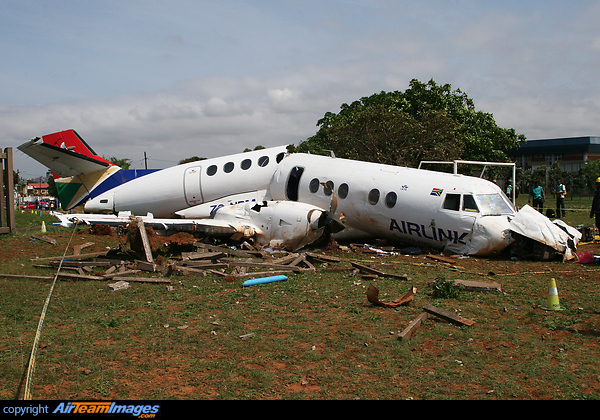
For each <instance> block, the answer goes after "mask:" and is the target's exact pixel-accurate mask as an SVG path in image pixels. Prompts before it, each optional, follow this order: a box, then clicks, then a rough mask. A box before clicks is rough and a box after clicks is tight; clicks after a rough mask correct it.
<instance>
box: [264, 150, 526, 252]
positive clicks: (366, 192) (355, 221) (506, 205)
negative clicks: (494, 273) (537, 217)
mask: <svg viewBox="0 0 600 420" xmlns="http://www.w3.org/2000/svg"><path fill="white" fill-rule="evenodd" d="M294 168H302V173H301V175H300V178H299V182H298V187H297V191H298V193H297V198H296V199H297V201H299V202H304V203H309V204H313V205H315V206H320V207H322V208H324V209H329V208H330V206H331V205H332V203H335V204H334V205H335V206H336V208H335V214H336V215H337V216H339V217H343V219H344V221H345V224H346V227H347V228H346V229H345V230H344V231H342V232H341V233H339V234H338V237H340V238H343V237H348V236H349V235H353V236H362V237H368V236H370V237H373V238H381V239H391V240H395V241H402V242H404V243H413V244H417V245H429V246H432V247H434V248H437V249H444V248H445V249H446V250H450V251H452V252H456V253H465V254H481V255H490V254H494V253H497V252H500V251H502V250H503V249H504V248H506V246H508V245H509V244H510V241H511V239H510V235H509V223H510V219H511V217H513V216H514V214H515V212H516V210H515V209H514V207H513V206H512V204H511V203H510V201H509V200H508V198H507V197H506V196H505V195H504V194H503V193H502V191H501V189H500V188H499V187H498V186H497V185H495V184H493V183H492V182H489V181H486V180H483V179H480V178H475V177H469V176H463V175H455V174H448V173H440V172H434V171H427V170H421V169H413V168H405V167H397V166H389V165H381V164H375V163H369V162H361V161H352V160H346V159H340V158H333V157H326V156H317V155H300V154H296V155H290V156H289V157H287V158H286V159H284V160H283V162H282V163H281V164H280V165H279V166H278V168H277V171H276V172H275V175H274V177H273V181H272V182H271V185H270V189H269V190H270V194H271V197H272V198H273V199H274V200H284V199H285V200H289V199H290V197H289V194H290V188H291V189H292V195H294V194H295V193H294V190H295V188H294V187H293V185H292V186H290V174H296V178H297V173H298V172H299V171H297V170H295V169H294ZM291 178H292V179H294V177H293V176H292V177H291ZM292 182H294V181H292ZM311 183H312V185H313V187H314V186H315V185H318V188H317V189H316V191H315V190H314V189H313V190H311ZM324 184H325V185H327V184H329V186H330V188H331V187H332V188H331V190H328V189H326V188H325V187H324ZM344 190H347V192H345V191H344ZM313 191H314V192H313ZM330 191H333V193H334V194H330V193H329V192H330ZM394 197H395V199H394ZM452 197H455V198H457V199H458V200H459V201H458V202H457V206H458V207H454V208H452V209H450V208H449V209H446V208H444V203H446V202H449V201H447V200H450V198H452ZM465 197H474V200H475V201H476V206H477V207H476V208H475V207H474V206H470V205H469V203H465V200H467V199H466V198H465ZM294 198H295V197H294ZM376 198H377V201H376V202H375V199H376ZM483 199H485V200H483ZM479 200H481V201H487V202H488V203H487V204H488V205H487V206H486V205H485V203H482V202H480V201H479ZM490 200H492V202H493V204H494V208H493V212H491V211H490V209H489V207H490V205H489V201H490ZM465 204H466V207H465Z"/></svg>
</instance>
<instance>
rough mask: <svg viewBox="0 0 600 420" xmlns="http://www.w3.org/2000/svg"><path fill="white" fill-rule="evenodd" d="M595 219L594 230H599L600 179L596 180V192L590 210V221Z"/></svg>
mask: <svg viewBox="0 0 600 420" xmlns="http://www.w3.org/2000/svg"><path fill="white" fill-rule="evenodd" d="M594 217H596V228H598V230H600V178H598V179H596V192H595V193H594V199H593V200H592V208H591V209H590V219H592V218H594Z"/></svg>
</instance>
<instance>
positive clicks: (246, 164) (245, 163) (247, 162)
mask: <svg viewBox="0 0 600 420" xmlns="http://www.w3.org/2000/svg"><path fill="white" fill-rule="evenodd" d="M240 166H241V168H242V169H243V170H244V171H245V170H247V169H250V167H251V166H252V161H251V160H250V159H244V160H242V164H241V165H240Z"/></svg>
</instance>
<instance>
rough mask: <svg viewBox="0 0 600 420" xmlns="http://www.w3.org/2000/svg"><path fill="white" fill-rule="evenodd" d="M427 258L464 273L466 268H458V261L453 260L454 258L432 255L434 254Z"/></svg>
mask: <svg viewBox="0 0 600 420" xmlns="http://www.w3.org/2000/svg"><path fill="white" fill-rule="evenodd" d="M427 258H429V259H432V260H435V261H437V262H439V263H442V264H444V265H446V266H448V267H450V268H453V269H456V270H463V271H464V267H461V266H458V265H456V261H455V260H453V259H452V258H448V257H442V256H440V255H432V254H428V255H427Z"/></svg>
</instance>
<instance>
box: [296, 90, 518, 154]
mask: <svg viewBox="0 0 600 420" xmlns="http://www.w3.org/2000/svg"><path fill="white" fill-rule="evenodd" d="M317 126H319V127H320V128H319V130H318V132H317V133H316V134H315V135H314V136H312V137H310V138H308V139H307V140H306V141H304V142H302V143H300V145H299V146H298V151H301V152H311V153H324V152H325V151H327V150H333V151H334V152H335V154H336V156H339V157H345V158H350V159H361V160H367V161H373V162H379V163H386V164H394V165H405V166H417V165H418V163H419V162H420V161H422V160H441V161H448V160H454V159H464V160H491V161H507V157H506V155H505V153H504V150H508V149H510V148H513V147H516V146H517V145H518V140H519V139H524V136H518V135H517V134H516V133H515V131H514V129H504V128H500V127H498V126H497V125H496V122H495V121H494V118H493V116H492V114H488V113H485V112H482V111H476V110H475V106H474V103H473V101H472V100H471V99H470V98H469V97H468V96H467V95H466V94H465V93H463V92H462V91H461V90H460V89H457V90H452V88H451V86H450V85H449V84H445V85H438V84H437V83H436V82H435V81H433V80H430V81H429V82H427V83H422V82H420V81H418V80H416V79H413V80H412V81H411V82H410V87H409V88H408V89H407V90H406V91H405V92H400V91H395V92H381V93H378V94H374V95H371V96H369V97H364V98H361V99H360V100H358V101H355V102H353V103H351V104H350V105H348V104H342V106H341V110H340V112H339V113H338V114H335V113H332V112H327V113H326V114H325V115H324V117H323V118H322V119H320V120H319V121H318V123H317Z"/></svg>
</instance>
